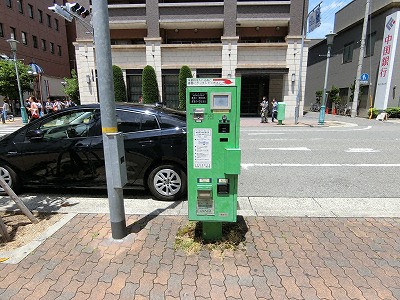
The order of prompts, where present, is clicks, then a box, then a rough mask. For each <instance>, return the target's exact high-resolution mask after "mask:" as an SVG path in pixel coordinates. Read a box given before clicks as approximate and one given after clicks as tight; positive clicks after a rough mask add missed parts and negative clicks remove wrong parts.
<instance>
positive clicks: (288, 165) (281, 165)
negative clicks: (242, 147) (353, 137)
mask: <svg viewBox="0 0 400 300" xmlns="http://www.w3.org/2000/svg"><path fill="white" fill-rule="evenodd" d="M241 167H242V168H243V169H244V170H248V169H249V168H253V167H301V168H302V167H312V168H326V167H336V168H337V167H352V168H354V167H356V168H360V167H361V168H393V167H396V168H398V167H400V164H256V163H248V164H246V163H243V164H241Z"/></svg>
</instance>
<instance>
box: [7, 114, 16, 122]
mask: <svg viewBox="0 0 400 300" xmlns="http://www.w3.org/2000/svg"><path fill="white" fill-rule="evenodd" d="M7 121H8V122H14V115H13V114H10V113H8V114H7Z"/></svg>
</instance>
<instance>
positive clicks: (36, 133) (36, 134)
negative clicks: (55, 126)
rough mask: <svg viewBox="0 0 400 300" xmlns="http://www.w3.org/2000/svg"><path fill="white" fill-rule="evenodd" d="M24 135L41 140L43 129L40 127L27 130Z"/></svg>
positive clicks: (32, 139) (34, 139)
mask: <svg viewBox="0 0 400 300" xmlns="http://www.w3.org/2000/svg"><path fill="white" fill-rule="evenodd" d="M26 137H27V138H28V139H29V140H31V141H37V140H41V139H43V137H44V132H43V130H40V129H35V130H29V131H28V132H27V133H26Z"/></svg>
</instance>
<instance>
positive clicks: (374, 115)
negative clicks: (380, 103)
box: [368, 108, 379, 119]
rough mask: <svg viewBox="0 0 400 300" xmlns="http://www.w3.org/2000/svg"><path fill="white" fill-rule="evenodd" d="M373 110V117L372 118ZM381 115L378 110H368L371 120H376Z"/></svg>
mask: <svg viewBox="0 0 400 300" xmlns="http://www.w3.org/2000/svg"><path fill="white" fill-rule="evenodd" d="M371 110H372V116H371ZM378 115H379V110H377V109H376V108H370V109H368V117H369V116H371V119H375V118H376V117H377V116H378Z"/></svg>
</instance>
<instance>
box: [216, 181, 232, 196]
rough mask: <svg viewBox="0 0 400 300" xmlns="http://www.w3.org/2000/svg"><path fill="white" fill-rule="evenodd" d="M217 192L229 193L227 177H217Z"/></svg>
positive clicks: (220, 193) (219, 193) (221, 193)
mask: <svg viewBox="0 0 400 300" xmlns="http://www.w3.org/2000/svg"><path fill="white" fill-rule="evenodd" d="M217 194H218V195H229V179H228V178H218V182H217Z"/></svg>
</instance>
